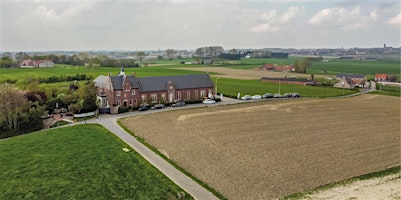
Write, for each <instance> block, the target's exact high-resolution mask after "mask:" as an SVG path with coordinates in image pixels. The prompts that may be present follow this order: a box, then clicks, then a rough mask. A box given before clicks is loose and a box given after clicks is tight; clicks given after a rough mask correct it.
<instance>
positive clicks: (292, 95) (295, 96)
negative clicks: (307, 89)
mask: <svg viewBox="0 0 401 200" xmlns="http://www.w3.org/2000/svg"><path fill="white" fill-rule="evenodd" d="M291 97H293V98H298V97H300V95H299V94H298V93H292V94H291Z"/></svg>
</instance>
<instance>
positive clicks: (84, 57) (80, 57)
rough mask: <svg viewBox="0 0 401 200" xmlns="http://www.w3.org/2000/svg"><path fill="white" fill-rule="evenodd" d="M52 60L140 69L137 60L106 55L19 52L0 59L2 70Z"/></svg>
mask: <svg viewBox="0 0 401 200" xmlns="http://www.w3.org/2000/svg"><path fill="white" fill-rule="evenodd" d="M28 59H31V60H51V61H53V62H54V63H55V64H66V65H78V66H86V67H121V66H124V67H128V68H130V67H139V66H140V65H139V64H138V63H137V60H136V59H115V58H110V57H108V56H106V55H98V56H90V55H89V54H88V53H83V52H82V53H79V54H74V55H55V54H48V55H34V56H30V55H29V54H27V53H25V52H18V53H16V54H15V55H14V56H13V55H12V54H11V53H5V54H3V56H2V57H1V59H0V67H1V68H12V67H19V66H20V65H21V63H22V61H24V60H28Z"/></svg>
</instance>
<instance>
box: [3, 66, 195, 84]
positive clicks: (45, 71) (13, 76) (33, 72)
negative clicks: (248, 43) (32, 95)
mask: <svg viewBox="0 0 401 200" xmlns="http://www.w3.org/2000/svg"><path fill="white" fill-rule="evenodd" d="M177 66H179V65H177ZM170 68H171V66H168V67H167V66H153V67H140V68H124V71H125V73H126V74H128V75H131V74H133V73H134V72H135V73H136V75H137V76H138V77H143V76H170V75H184V74H200V73H202V72H196V71H188V70H177V69H170ZM118 72H120V68H112V67H99V68H97V69H86V68H85V67H83V66H70V65H56V67H54V68H11V69H9V68H0V83H1V82H5V81H6V80H14V81H15V80H23V79H27V78H31V77H33V78H40V77H41V78H46V77H52V76H57V77H59V76H74V75H76V74H86V75H87V76H88V77H92V78H93V79H94V78H96V77H97V76H99V75H107V74H108V73H111V75H117V73H118Z"/></svg>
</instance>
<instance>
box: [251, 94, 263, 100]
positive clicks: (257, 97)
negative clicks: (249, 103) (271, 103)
mask: <svg viewBox="0 0 401 200" xmlns="http://www.w3.org/2000/svg"><path fill="white" fill-rule="evenodd" d="M251 98H252V99H261V98H262V96H260V95H258V94H256V95H253V96H252V97H251Z"/></svg>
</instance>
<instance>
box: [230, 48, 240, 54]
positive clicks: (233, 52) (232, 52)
mask: <svg viewBox="0 0 401 200" xmlns="http://www.w3.org/2000/svg"><path fill="white" fill-rule="evenodd" d="M228 53H229V54H238V53H239V52H238V50H237V49H230V50H228Z"/></svg>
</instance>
